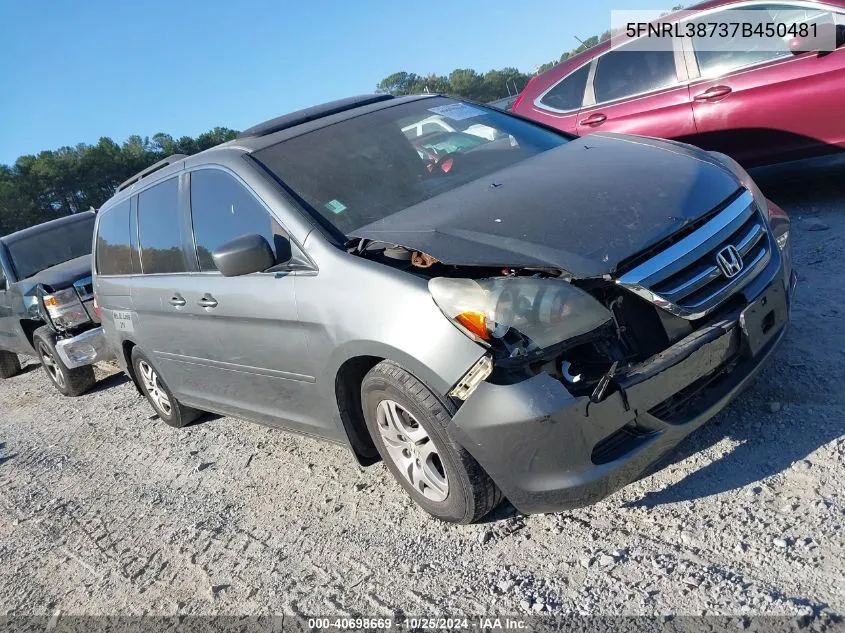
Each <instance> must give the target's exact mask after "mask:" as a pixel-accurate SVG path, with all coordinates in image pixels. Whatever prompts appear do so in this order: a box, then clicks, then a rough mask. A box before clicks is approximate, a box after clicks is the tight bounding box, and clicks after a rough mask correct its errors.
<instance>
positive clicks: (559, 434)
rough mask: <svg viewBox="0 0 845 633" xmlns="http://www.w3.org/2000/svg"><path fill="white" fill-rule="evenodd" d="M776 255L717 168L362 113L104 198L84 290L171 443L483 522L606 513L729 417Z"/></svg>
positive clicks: (224, 149)
mask: <svg viewBox="0 0 845 633" xmlns="http://www.w3.org/2000/svg"><path fill="white" fill-rule="evenodd" d="M435 119H436V120H442V121H443V122H444V125H440V126H436V127H435V128H432V129H431V130H430V131H426V132H425V133H421V134H415V135H408V134H406V133H405V132H404V131H405V130H407V129H409V128H413V127H414V126H418V127H419V125H418V124H420V123H421V122H431V121H432V120H435ZM421 129H424V128H421ZM478 130H483V134H481V133H478ZM790 248H791V247H790V242H789V219H788V218H787V217H786V215H785V214H784V213H783V211H781V210H780V209H779V208H778V207H777V206H776V205H774V204H773V203H771V202H770V201H768V200H766V198H765V197H764V196H763V195H762V194H761V193H760V191H759V189H758V188H757V187H756V185H754V183H753V181H752V180H751V179H750V178H749V177H748V175H747V174H746V173H745V172H744V171H743V170H742V168H741V167H740V166H739V165H737V164H736V163H735V162H733V161H732V160H731V159H729V158H728V157H726V156H722V155H717V154H710V153H707V152H703V151H701V150H697V149H695V148H692V147H690V146H686V145H682V144H680V143H673V142H667V141H660V140H656V139H646V138H638V137H629V136H622V135H604V134H594V135H592V136H590V137H589V139H586V140H582V139H578V138H575V137H572V136H569V135H566V134H563V133H561V132H559V131H556V130H553V129H550V128H547V127H545V126H543V125H540V124H537V123H534V122H531V121H528V120H526V119H523V118H521V117H518V116H514V115H511V114H508V113H505V112H501V111H498V110H494V109H491V108H487V107H485V106H482V105H478V104H475V103H469V102H464V101H459V100H454V99H449V98H445V97H441V96H416V97H403V98H392V97H390V96H389V95H368V96H363V97H356V98H350V99H344V100H341V101H336V102H332V103H329V104H326V105H323V106H317V107H314V108H309V109H307V110H302V111H299V112H295V113H292V114H288V115H285V116H282V117H279V118H277V119H273V120H271V121H267V122H265V123H262V124H260V125H257V126H255V127H253V128H250V129H249V130H246V131H245V132H243V133H242V134H241V135H240V136H239V137H238V138H237V139H235V140H233V141H230V142H228V143H224V144H222V145H220V146H218V147H215V148H212V149H210V150H207V151H205V152H202V153H200V154H196V155H194V156H190V157H188V156H181V155H177V156H171V157H169V158H167V159H165V160H163V161H161V162H159V163H157V164H155V165H152V166H151V167H149V168H148V169H146V170H144V171H142V172H141V173H139V174H137V175H136V176H134V177H133V178H131V179H129V180H128V181H126V182H125V183H123V184H122V185H120V187H119V188H118V191H117V193H116V194H115V196H114V197H113V198H112V199H111V200H109V201H108V202H107V203H106V204H105V205H103V208H102V210H101V211H100V213H99V214H98V219H97V223H96V227H95V242H94V291H95V295H96V301H97V304H98V309H99V310H100V313H101V317H102V322H103V328H104V331H105V335H106V338H107V340H108V344H109V345H110V346H111V347H112V348H113V351H114V352H115V354H116V356H117V357H118V359H119V362H120V363H121V364H122V366H123V368H124V369H125V370H126V372H127V373H128V374H129V375H130V376H131V378H132V380H133V381H134V383H135V384H136V386H137V387H138V389H139V390H140V391H141V392H142V393H143V394H145V395H146V396H147V398H148V399H149V401H150V402H151V404H152V406H153V407H154V409H155V411H156V413H157V414H158V416H159V417H160V418H161V419H162V420H164V421H165V422H166V423H167V424H169V425H171V426H174V427H182V426H185V425H187V424H189V423H190V422H192V421H193V420H195V419H197V418H198V417H199V416H200V415H201V413H202V412H204V411H212V412H216V413H220V414H225V415H231V416H235V417H239V418H246V419H249V420H253V421H256V422H260V423H264V424H268V425H271V426H275V427H280V428H284V429H287V430H292V431H297V432H300V433H305V434H308V435H311V436H315V437H319V438H323V439H326V440H330V441H334V442H337V443H340V444H343V445H345V446H348V447H349V448H350V450H351V452H352V453H353V455H354V456H355V458H356V459H357V460H358V461H359V462H360V464H362V465H365V466H366V465H370V464H373V463H375V462H377V461H379V460H380V459H381V460H384V462H385V464H386V466H387V467H388V468H389V469H390V470H391V472H392V473H393V475H394V476H395V477H396V479H397V480H398V481H399V482H400V483H401V485H402V486H404V488H405V489H406V490H407V491H408V493H409V494H410V496H411V497H412V498H413V499H414V501H416V502H417V503H418V504H419V505H420V506H422V507H423V508H424V509H425V510H427V511H428V512H430V513H431V514H433V515H434V516H436V517H439V518H441V519H444V520H448V521H455V522H471V521H475V520H478V519H479V518H481V517H482V516H484V515H485V514H486V513H487V512H489V511H490V510H491V509H492V508H493V507H495V506H496V505H497V504H498V503H499V501H500V500H501V499H502V498H503V497H507V498H508V499H509V500H510V501H511V502H512V503H513V504H514V505H515V506H516V507H517V509H519V510H521V511H523V512H548V511H556V510H561V509H564V508H570V507H575V506H579V505H584V504H588V503H592V502H594V501H597V500H599V499H601V498H603V497H605V496H606V495H608V494H609V493H611V492H613V491H614V490H616V489H618V488H620V487H621V486H623V485H625V484H626V483H628V482H630V481H632V480H633V479H635V478H636V477H637V476H639V475H640V474H641V473H642V472H643V471H645V470H646V469H647V468H648V467H649V465H650V464H652V463H653V462H654V461H656V460H657V459H658V458H659V457H660V456H661V455H663V454H664V453H665V452H666V451H667V450H669V449H670V448H671V447H673V446H674V445H676V444H677V443H678V442H679V441H680V440H681V439H682V438H683V437H685V436H686V435H688V434H689V433H690V432H692V431H693V430H694V429H695V428H697V427H698V426H700V425H701V424H703V423H704V422H705V421H706V420H707V419H709V418H710V417H712V416H713V415H714V414H715V413H716V412H718V411H719V410H720V409H722V408H723V407H724V406H725V405H726V404H727V403H728V402H729V401H730V400H731V399H732V398H733V397H734V396H735V395H736V394H737V393H739V391H740V390H741V389H742V388H743V387H744V386H746V385H747V384H748V382H749V381H750V380H751V379H753V377H754V376H756V375H757V374H758V373H759V372H760V370H761V369H762V367H763V366H764V365H765V361H766V360H767V359H768V358H769V357H770V356H771V354H772V351H773V350H774V349H775V347H776V346H777V344H778V343H779V342H780V340H781V339H782V337H783V334H784V331H785V326H786V323H787V320H788V306H789V303H790V301H791V297H792V292H793V288H794V285H795V280H796V276H795V273H794V271H793V270H792V265H791V258H790Z"/></svg>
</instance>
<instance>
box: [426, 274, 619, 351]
mask: <svg viewBox="0 0 845 633" xmlns="http://www.w3.org/2000/svg"><path fill="white" fill-rule="evenodd" d="M428 289H429V292H431V296H432V298H433V299H434V302H435V303H436V304H437V306H438V307H439V308H440V310H441V311H442V312H443V314H445V315H446V316H447V317H448V318H449V319H451V320H452V321H453V322H454V323H455V324H456V325H458V326H459V328H460V329H461V330H463V331H464V332H465V333H466V334H467V335H468V336H470V337H471V338H473V339H475V340H476V341H478V342H481V343H484V344H486V345H489V346H491V347H494V348H498V349H499V350H500V351H506V353H507V355H508V356H511V357H513V356H519V355H523V354H527V353H530V352H532V351H535V350H538V349H545V348H547V347H550V346H552V345H555V344H557V343H562V342H564V341H567V340H569V339H572V338H575V337H578V336H581V335H584V334H587V333H589V332H592V331H593V330H595V329H597V328H599V327H601V326H602V325H604V324H606V323H608V322H609V321H610V320H611V319H612V317H611V314H610V312H609V311H608V310H607V309H606V308H605V307H604V306H602V305H601V304H600V303H599V302H598V301H596V300H595V299H593V297H591V296H590V295H588V294H587V293H586V292H584V291H582V290H579V289H578V288H576V287H574V286H572V285H571V284H570V283H569V282H566V281H563V280H561V279H545V278H539V277H496V278H489V279H453V278H446V277H438V278H435V279H432V280H430V281H429V282H428Z"/></svg>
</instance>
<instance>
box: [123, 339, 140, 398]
mask: <svg viewBox="0 0 845 633" xmlns="http://www.w3.org/2000/svg"><path fill="white" fill-rule="evenodd" d="M121 347H122V349H123V360H124V361H126V373H127V374H129V377H130V378H131V379H132V382H133V383H134V384H135V389H137V390H138V393H141V394H143V392H142V391H141V387H140V386H139V385H138V378H137V376H135V367H133V366H132V348H133V347H135V343H133V342H132V341H123V342H122V343H121Z"/></svg>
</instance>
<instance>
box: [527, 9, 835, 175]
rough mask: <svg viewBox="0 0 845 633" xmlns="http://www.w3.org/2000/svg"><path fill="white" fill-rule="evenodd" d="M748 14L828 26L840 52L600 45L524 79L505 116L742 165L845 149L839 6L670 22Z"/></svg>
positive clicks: (698, 13)
mask: <svg viewBox="0 0 845 633" xmlns="http://www.w3.org/2000/svg"><path fill="white" fill-rule="evenodd" d="M749 9H761V10H767V11H769V12H770V16H771V17H772V19H773V20H775V19H777V20H780V21H786V20H787V19H788V20H789V21H795V22H804V21H807V22H812V21H814V20H817V19H822V18H823V19H825V20H827V21H828V22H829V21H830V20H831V17H832V20H833V22H834V24H835V25H836V26H835V29H836V32H837V45H839V46H840V47H839V48H838V49H837V50H835V51H833V52H826V53H824V52H823V53H819V52H803V53H797V54H796V53H793V52H792V51H791V50H790V43H789V42H788V41H786V40H784V44H783V50H779V51H775V50H770V51H762V50H756V51H734V50H729V49H730V43H727V44H726V45H725V49H726V50H722V51H718V50H713V46H712V40H710V42H711V43H710V44H709V45H708V46H707V50H696V39H694V38H693V39H691V40H690V39H685V38H673V42H672V47H671V48H667V50H640V49H642V48H644V47H639V48H637V47H635V46H632V45H631V44H632V43H629V44H623V45H621V46H617V47H615V48H611V41H610V40H608V41H605V42H602V43H601V44H599V45H598V46H595V47H593V48H591V49H589V50H587V51H584V52H583V53H580V54H578V55H576V56H574V57H571V58H569V59H567V60H566V61H565V62H563V63H561V64H559V65H557V66H555V67H554V68H552V69H550V70H548V71H547V72H545V73H543V74H542V75H538V76H537V77H534V78H533V79H532V80H531V81H530V82H529V83H528V85H527V86H526V87H525V90H523V91H522V93H521V94H520V95H519V97H518V99H517V101H516V103H515V104H514V106H513V111H514V112H516V113H517V114H521V115H523V116H527V117H530V118H532V119H535V120H537V121H540V122H542V123H546V124H548V125H552V126H554V127H556V128H559V129H561V130H564V131H566V132H571V133H574V134H578V135H584V134H590V133H591V132H595V131H599V130H600V131H604V132H621V133H628V134H642V135H645V136H657V137H661V138H670V139H677V140H681V141H686V142H689V143H693V144H694V145H698V146H699V147H702V148H704V149H708V150H716V151H720V152H723V153H725V154H729V155H730V156H732V157H734V158H735V159H736V160H738V161H739V162H741V163H743V164H745V165H747V166H750V165H760V164H767V163H774V162H780V161H784V160H792V159H798V158H805V157H808V156H813V155H818V154H824V153H829V152H833V151H838V150H841V149H843V148H845V94H843V87H845V47H843V46H841V44H842V33H843V31H845V0H826V1H825V2H824V3H821V2H814V1H804V0H790V1H788V2H761V1H758V0H750V1H749V0H746V1H736V0H734V1H731V0H727V1H726V0H713V1H711V2H706V3H703V4H699V5H697V6H695V7H692V10H693V11H695V13H694V14H692V15H690V13H689V11H684V12H682V13H681V14H679V15H680V16H681V17H680V18H678V19H679V20H680V21H682V22H686V21H687V20H692V21H693V22H698V21H701V22H707V23H711V22H731V21H732V19H731V13H732V12H734V11H737V10H743V11H744V10H749ZM734 15H736V14H734ZM668 19H670V20H671V19H672V18H671V16H670V18H668ZM733 21H736V20H735V19H734V20H733ZM614 43H615V42H614ZM794 44H795V42H793V45H794ZM629 47H630V48H629ZM626 48H627V50H626Z"/></svg>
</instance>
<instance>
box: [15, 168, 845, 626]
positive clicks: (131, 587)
mask: <svg viewBox="0 0 845 633" xmlns="http://www.w3.org/2000/svg"><path fill="white" fill-rule="evenodd" d="M843 174H845V171H840V172H834V173H832V174H828V175H827V176H825V177H824V178H819V177H816V178H811V177H810V176H809V175H807V174H805V175H803V176H798V175H794V174H793V178H792V179H790V178H786V177H784V176H783V174H775V175H773V176H766V177H763V176H761V184H762V186H763V189H764V191H766V192H767V194H768V195H769V196H770V197H772V198H773V199H775V200H776V201H778V202H780V203H782V205H783V206H784V207H785V208H786V209H787V210H788V211H789V212H790V213H791V214H792V216H793V220H794V223H795V228H794V229H793V233H792V234H793V239H794V243H795V248H796V265H797V267H798V268H799V272H800V274H801V278H802V279H801V284H800V286H799V291H798V295H797V300H796V304H795V306H794V312H793V322H792V326H791V330H790V332H789V333H788V336H787V339H786V342H785V344H784V345H783V346H782V348H781V349H780V350H779V352H778V353H777V356H776V359H775V361H774V363H773V365H772V366H771V367H770V369H769V370H768V371H767V373H765V374H764V375H763V376H762V377H761V378H760V379H759V380H758V381H757V382H756V384H755V385H754V387H753V388H751V389H750V390H749V391H747V392H746V393H745V394H744V395H743V396H742V397H741V399H739V400H738V401H736V402H734V403H733V404H732V405H731V406H730V407H728V409H727V410H726V411H724V412H723V413H722V414H720V415H719V416H718V417H717V418H715V419H714V420H713V421H712V422H711V423H710V424H708V425H706V426H705V427H703V428H702V429H701V430H700V431H698V432H697V433H695V434H694V435H693V436H691V437H690V438H688V440H687V441H685V442H684V443H683V444H682V445H681V446H679V447H678V449H677V450H676V451H675V452H674V453H673V454H672V456H671V460H670V462H669V465H667V466H665V467H664V468H662V470H660V471H659V472H656V473H654V474H651V475H650V476H648V477H647V478H645V479H643V480H641V481H638V482H636V483H634V484H631V485H629V486H628V487H626V488H625V489H623V490H622V491H620V492H618V493H617V494H614V495H613V496H611V497H609V498H608V499H606V500H605V501H604V502H602V503H599V504H597V505H595V506H592V507H590V508H585V509H582V510H577V511H573V512H565V513H561V514H556V515H542V516H529V517H526V516H521V515H519V514H517V513H516V512H515V511H514V510H513V508H512V507H510V506H509V505H507V504H505V505H504V506H503V507H501V508H500V509H499V510H497V511H496V512H495V513H494V515H493V516H491V517H489V518H488V520H487V522H486V523H484V524H481V525H475V526H453V525H446V524H443V523H440V522H437V521H435V520H432V519H430V518H429V517H428V516H427V515H426V514H424V513H423V512H422V511H420V510H418V509H417V508H416V507H415V506H414V505H412V504H411V503H410V501H409V499H408V498H407V497H406V496H405V494H404V493H403V492H402V490H401V488H400V487H399V485H398V484H396V483H394V482H393V481H392V480H391V478H390V476H389V475H388V474H387V472H386V470H385V468H384V467H383V466H382V465H377V466H374V467H372V468H369V469H367V470H364V471H361V470H359V469H358V468H357V467H356V466H355V465H354V463H353V460H352V458H351V456H350V455H349V454H348V453H347V452H346V451H345V450H344V449H342V448H339V447H336V446H333V445H329V444H324V443H319V442H316V441H312V440H309V439H304V438H300V437H297V436H293V435H287V434H285V433H282V432H279V431H274V430H270V429H266V428H263V427H260V426H257V425H253V424H248V423H244V422H241V421H238V420H235V419H231V418H219V417H214V418H211V419H209V418H206V420H205V421H204V422H202V423H200V424H196V425H194V426H191V427H189V428H187V429H183V430H181V431H178V430H174V429H171V428H169V427H167V426H165V425H164V424H163V423H162V422H161V421H159V420H157V419H155V418H153V416H152V415H151V414H152V410H151V408H150V407H149V406H148V405H147V404H146V402H145V401H144V400H143V399H142V398H141V397H140V396H139V395H138V394H137V393H136V392H135V390H134V388H133V387H132V385H131V384H130V383H129V382H128V381H127V379H125V378H124V377H123V376H122V375H120V374H113V375H108V374H107V373H105V374H103V375H101V381H100V384H99V386H98V388H97V390H96V391H95V392H93V393H91V394H88V395H85V396H83V397H81V398H78V399H66V398H62V397H60V396H58V395H57V394H56V393H55V392H54V391H53V389H52V388H51V387H50V385H49V384H48V381H47V378H46V377H45V376H44V374H43V372H42V371H41V370H40V368H39V367H38V366H37V365H34V364H32V363H30V364H29V365H28V366H27V367H26V370H27V371H25V372H24V373H23V374H22V375H20V376H17V377H15V378H13V379H10V380H7V381H4V382H2V384H0V401H1V402H2V403H3V410H2V412H0V615H2V614H4V613H6V614H46V615H51V614H55V613H57V612H59V611H60V612H61V613H63V614H124V615H140V614H150V613H155V614H218V613H219V614H265V613H288V614H314V615H325V614H332V615H341V616H342V615H354V614H364V615H385V616H389V615H391V614H394V613H397V612H398V613H402V612H404V613H407V614H418V615H435V614H438V613H443V612H444V611H445V612H448V613H452V614H455V613H465V614H484V613H490V612H498V613H512V614H518V613H535V612H536V613H553V614H554V613H596V614H717V613H718V614H732V615H739V614H749V615H751V614H805V613H811V612H813V613H819V612H833V613H841V612H843V610H845V583H843V575H845V574H843V570H845V556H843V554H845V530H843V528H842V525H843V521H845V517H843V511H845V498H843V489H845V471H843V463H845V437H843V433H845V415H843V414H844V413H845V391H844V390H843V389H842V381H843V379H845V333H843V327H842V326H843V319H842V316H843V309H844V308H843V306H842V298H843V297H845V295H843V291H842V288H843V287H844V286H845V265H843V263H842V262H843V259H845V214H843V213H842V206H843V202H842V200H843V197H842V186H841V185H842V182H843V181H845V178H843ZM823 227H827V228H823ZM810 229H817V230H810ZM818 229H822V230H818Z"/></svg>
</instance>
